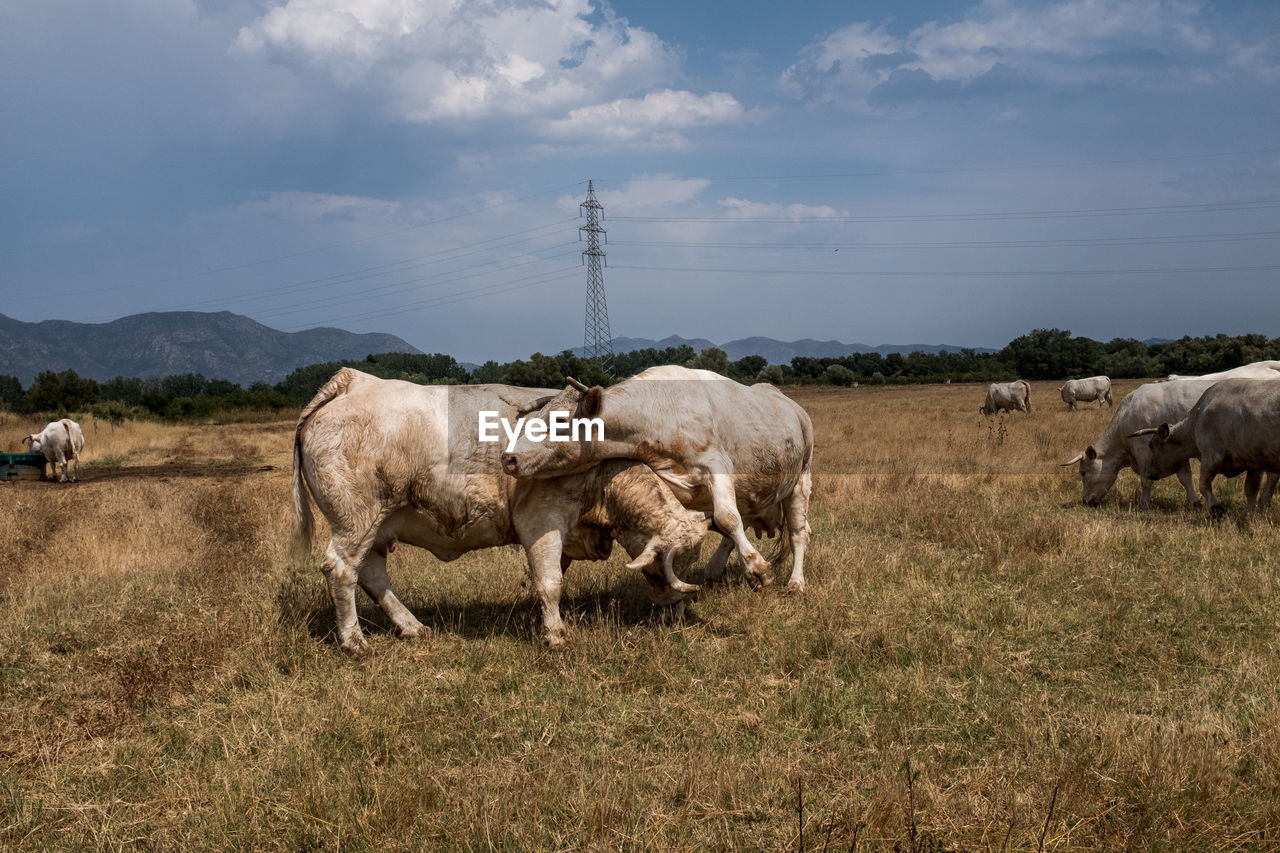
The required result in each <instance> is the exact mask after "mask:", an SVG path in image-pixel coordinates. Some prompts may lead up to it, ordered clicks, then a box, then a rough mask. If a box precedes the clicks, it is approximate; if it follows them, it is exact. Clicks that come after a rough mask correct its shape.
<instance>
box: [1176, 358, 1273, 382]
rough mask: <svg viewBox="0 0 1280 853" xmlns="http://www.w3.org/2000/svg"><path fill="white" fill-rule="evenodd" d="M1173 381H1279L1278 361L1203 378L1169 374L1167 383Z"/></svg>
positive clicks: (1235, 368) (1256, 362) (1245, 365)
mask: <svg viewBox="0 0 1280 853" xmlns="http://www.w3.org/2000/svg"><path fill="white" fill-rule="evenodd" d="M1174 379H1280V361H1255V362H1252V363H1250V364H1242V365H1240V366H1239V367H1233V368H1231V369H1230V370H1223V371H1220V372H1218V373H1206V374H1204V375H1203V376H1179V375H1178V374H1176V373H1170V374H1169V377H1168V381H1171V380H1174Z"/></svg>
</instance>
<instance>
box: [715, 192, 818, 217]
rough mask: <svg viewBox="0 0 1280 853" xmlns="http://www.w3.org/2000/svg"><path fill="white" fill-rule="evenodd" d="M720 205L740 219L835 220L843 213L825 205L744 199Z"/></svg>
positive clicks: (731, 198) (721, 202)
mask: <svg viewBox="0 0 1280 853" xmlns="http://www.w3.org/2000/svg"><path fill="white" fill-rule="evenodd" d="M719 205H720V206H721V207H722V208H724V209H725V212H726V213H728V214H729V215H730V216H734V217H737V218H739V219H790V220H792V221H799V220H802V219H833V218H835V217H837V216H840V215H841V213H840V212H839V211H838V210H836V209H835V208H834V207H830V206H829V205H825V204H774V203H769V202H763V201H750V200H748V199H744V198H733V197H730V198H725V199H721V200H720V202H719Z"/></svg>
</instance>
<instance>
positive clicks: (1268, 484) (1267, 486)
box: [1258, 471, 1280, 510]
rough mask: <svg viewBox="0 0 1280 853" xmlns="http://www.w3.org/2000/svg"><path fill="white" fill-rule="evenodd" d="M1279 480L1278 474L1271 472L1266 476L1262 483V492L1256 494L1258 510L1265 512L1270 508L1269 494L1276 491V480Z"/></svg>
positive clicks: (1279, 475)
mask: <svg viewBox="0 0 1280 853" xmlns="http://www.w3.org/2000/svg"><path fill="white" fill-rule="evenodd" d="M1278 479H1280V474H1277V473H1276V472H1274V471H1272V472H1271V473H1269V474H1267V477H1266V479H1265V480H1263V481H1262V491H1261V492H1260V493H1259V494H1258V509H1259V510H1267V509H1270V508H1271V494H1272V492H1274V491H1275V490H1276V480H1278Z"/></svg>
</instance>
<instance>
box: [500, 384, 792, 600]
mask: <svg viewBox="0 0 1280 853" xmlns="http://www.w3.org/2000/svg"><path fill="white" fill-rule="evenodd" d="M552 412H571V413H573V414H574V416H575V417H577V418H591V419H599V420H600V421H602V422H603V429H604V434H603V438H602V439H600V440H595V441H571V442H559V443H552V442H549V441H548V442H541V443H539V442H536V441H534V440H532V439H531V438H530V436H529V432H526V433H525V435H524V437H522V438H520V439H519V441H518V442H517V443H516V444H515V446H514V448H513V450H512V451H510V452H507V453H504V454H503V456H502V467H503V470H504V471H506V472H507V473H508V474H510V475H512V476H513V477H516V478H521V479H524V478H539V477H551V476H562V475H564V474H571V473H574V472H576V471H582V470H585V469H586V468H589V467H591V466H592V465H597V464H599V463H600V461H601V460H604V459H616V458H626V459H639V460H640V461H642V462H644V463H646V464H647V465H648V466H649V467H650V468H652V469H653V470H654V472H655V473H657V475H658V476H659V477H661V478H662V479H663V481H665V482H666V483H667V485H669V486H670V487H671V488H672V490H673V491H674V492H675V494H676V497H678V498H679V499H680V502H681V503H682V504H684V505H685V506H686V507H688V508H690V509H694V510H702V511H709V512H711V514H712V517H713V520H714V522H715V529H716V530H717V532H719V533H720V534H721V535H722V536H724V537H726V538H725V540H724V541H723V542H721V543H720V547H719V548H718V549H717V550H716V553H715V555H714V556H713V557H712V559H711V562H710V564H708V566H707V570H706V572H705V575H704V577H706V578H707V579H714V578H716V577H718V576H719V575H720V574H722V573H723V572H724V564H725V561H726V560H727V559H728V556H729V553H730V552H731V551H732V550H733V549H734V548H735V547H736V548H737V549H738V553H739V554H740V555H741V557H742V561H743V564H744V566H745V569H746V576H747V581H748V582H749V583H750V584H751V585H752V586H753V587H757V588H758V587H760V586H763V585H765V584H768V583H771V582H772V581H773V572H772V570H771V569H770V567H769V562H768V560H766V559H765V558H764V557H763V556H762V555H761V554H760V552H759V551H757V550H756V549H755V547H754V546H752V544H751V542H750V541H748V539H747V535H746V531H745V530H744V525H745V526H748V527H752V528H754V529H755V530H757V532H767V533H768V534H769V535H770V536H772V535H774V534H775V533H776V532H777V531H778V530H781V531H782V532H783V534H784V539H783V540H782V542H783V544H784V546H785V545H786V544H789V545H790V550H791V555H792V568H791V577H790V579H789V582H788V584H787V589H788V590H789V591H792V592H801V591H803V590H804V586H805V580H804V555H805V550H806V549H807V547H808V543H809V521H808V518H809V495H810V492H811V491H812V474H811V471H810V463H811V462H812V458H813V424H812V422H811V421H810V420H809V415H808V413H807V412H805V410H804V409H802V408H801V407H800V406H799V405H797V404H796V403H795V402H794V401H792V400H791V399H790V398H788V397H787V396H786V395H785V394H783V393H782V392H781V391H779V390H778V389H777V388H775V387H773V386H772V385H769V384H767V383H759V384H756V385H752V386H749V387H748V386H746V385H740V384H739V383H737V382H734V381H733V380H731V379H726V378H725V377H723V376H721V375H719V374H718V373H712V372H711V371H708V370H691V369H689V368H685V367H677V366H675V365H664V366H659V367H651V368H649V369H648V370H645V371H643V372H642V373H640V374H638V375H636V376H633V377H631V378H630V379H627V380H625V381H623V382H620V383H618V384H617V385H613V386H611V387H609V388H601V387H600V386H598V385H597V386H595V387H593V388H588V387H586V386H585V385H583V384H582V383H580V382H577V381H575V380H572V379H571V380H569V384H568V386H567V387H566V388H565V389H564V390H563V391H562V392H560V394H558V395H557V396H556V397H555V399H553V400H551V401H549V402H547V403H546V404H545V405H543V406H542V407H541V409H539V410H538V412H536V413H534V414H532V415H530V420H535V419H536V420H539V421H541V423H542V424H543V425H546V424H547V423H548V417H549V413H552Z"/></svg>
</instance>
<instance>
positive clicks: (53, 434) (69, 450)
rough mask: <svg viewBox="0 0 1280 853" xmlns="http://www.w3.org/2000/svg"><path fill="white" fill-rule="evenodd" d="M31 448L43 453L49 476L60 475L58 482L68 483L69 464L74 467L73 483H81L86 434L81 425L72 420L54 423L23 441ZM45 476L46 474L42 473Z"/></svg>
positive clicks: (33, 451)
mask: <svg viewBox="0 0 1280 853" xmlns="http://www.w3.org/2000/svg"><path fill="white" fill-rule="evenodd" d="M22 440H23V441H24V442H26V444H27V446H28V447H30V449H31V452H32V453H43V454H44V458H45V459H46V460H47V461H48V463H49V476H50V478H52V477H53V475H54V474H57V473H58V466H62V472H61V473H60V474H59V475H58V482H59V483H65V482H67V463H68V462H70V463H71V465H72V472H71V482H73V483H78V482H80V451H82V450H84V433H83V432H81V431H80V424H78V423H76V422H75V421H73V420H71V419H70V418H63V419H62V420H60V421H53V422H52V423H50V424H48V425H47V426H45V428H44V429H43V430H41V431H40V432H35V433H32V434H31V435H28V436H26V437H25V438H23V439H22ZM40 476H42V477H43V476H44V472H43V471H41V472H40Z"/></svg>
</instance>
